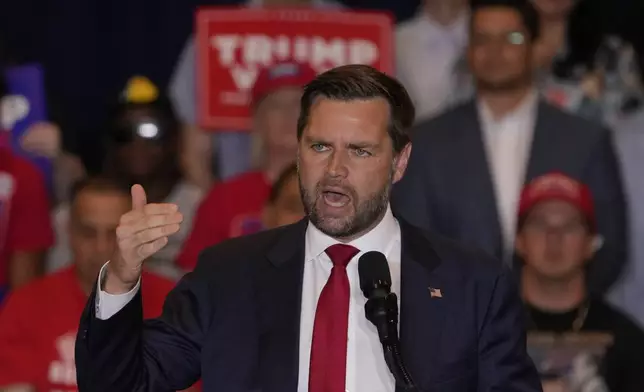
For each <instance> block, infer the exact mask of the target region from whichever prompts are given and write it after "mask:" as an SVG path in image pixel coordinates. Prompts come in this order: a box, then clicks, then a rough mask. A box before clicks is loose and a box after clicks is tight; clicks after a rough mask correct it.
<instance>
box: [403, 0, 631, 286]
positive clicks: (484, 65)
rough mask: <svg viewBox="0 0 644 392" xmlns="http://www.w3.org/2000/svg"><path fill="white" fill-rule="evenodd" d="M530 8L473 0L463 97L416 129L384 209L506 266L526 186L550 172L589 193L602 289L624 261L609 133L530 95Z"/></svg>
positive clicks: (620, 200) (533, 32) (595, 278)
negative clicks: (469, 83) (599, 240)
mask: <svg viewBox="0 0 644 392" xmlns="http://www.w3.org/2000/svg"><path fill="white" fill-rule="evenodd" d="M538 37H539V20H538V14H537V12H536V10H535V9H534V8H533V6H532V4H531V2H530V1H526V0H478V1H477V2H475V3H474V5H473V8H472V14H471V24H470V44H469V48H468V61H469V65H470V68H471V72H472V74H473V76H474V78H475V79H476V88H477V94H476V98H475V99H474V100H473V101H470V102H467V103H465V104H463V105H461V106H457V107H455V108H453V109H451V110H449V111H447V112H445V113H444V114H442V115H440V116H438V117H436V118H434V119H432V120H429V121H427V122H424V123H421V124H419V125H418V126H417V127H416V129H415V130H413V132H412V140H413V142H414V152H413V153H412V154H411V158H410V162H409V167H408V168H407V174H406V175H405V178H404V179H403V180H402V181H401V182H400V184H397V185H396V187H395V189H394V195H393V209H394V211H395V212H396V213H399V214H400V216H401V217H403V218H405V219H407V220H408V221H409V222H411V223H412V224H414V225H416V226H418V227H421V228H424V229H428V230H429V229H431V230H434V231H436V232H438V233H440V234H443V235H445V236H447V237H450V238H453V239H456V240H458V241H460V242H462V243H465V244H472V245H475V246H478V247H480V248H482V249H484V250H486V251H488V252H489V253H491V254H493V255H496V256H497V257H499V258H502V259H504V260H505V261H506V262H507V263H508V264H510V263H511V261H512V256H513V252H514V251H513V249H514V246H513V244H514V233H515V231H516V206H517V200H518V197H519V191H520V189H521V188H522V187H523V185H524V183H525V182H526V181H530V180H531V179H533V178H534V177H536V176H539V175H541V174H544V173H547V172H552V171H559V172H563V173H565V174H567V175H568V176H570V177H573V178H575V179H577V180H579V181H581V182H583V183H586V184H588V186H589V187H590V189H591V191H592V194H593V198H594V199H595V200H596V206H597V219H598V228H599V234H600V235H601V236H602V237H603V244H602V246H601V248H600V249H599V251H598V252H597V254H596V256H595V259H594V261H593V263H592V264H591V267H590V268H591V271H590V276H589V279H590V288H591V290H592V291H594V292H595V293H600V294H601V293H604V292H605V291H606V289H607V288H608V287H610V285H611V284H612V283H614V282H615V280H616V279H617V278H618V276H619V274H620V272H621V271H622V269H623V266H624V264H625V263H626V261H627V259H626V257H627V255H626V249H627V244H626V242H627V238H626V237H627V235H626V213H625V201H624V195H623V190H622V182H621V179H620V177H621V174H620V172H619V169H618V164H617V159H616V156H615V152H614V149H613V143H612V141H611V136H610V134H609V132H608V131H607V130H606V129H604V128H602V127H601V125H600V124H593V123H590V122H587V121H585V120H583V119H581V118H579V117H576V116H573V115H571V114H567V113H564V112H563V111H561V110H559V109H557V108H555V107H553V106H551V105H549V104H547V103H545V102H544V101H543V100H542V99H540V98H539V94H538V92H537V91H535V87H534V79H535V78H534V75H533V72H532V69H533V66H532V52H533V48H534V41H535V40H536V39H537V38H538Z"/></svg>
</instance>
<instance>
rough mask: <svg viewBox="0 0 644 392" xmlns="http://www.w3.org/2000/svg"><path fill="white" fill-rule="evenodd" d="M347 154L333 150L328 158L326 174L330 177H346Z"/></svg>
mask: <svg viewBox="0 0 644 392" xmlns="http://www.w3.org/2000/svg"><path fill="white" fill-rule="evenodd" d="M347 158H348V157H347V154H346V152H344V151H341V150H337V149H336V150H334V151H333V153H332V154H331V156H330V157H329V165H328V166H327V173H328V174H329V175H330V176H331V177H346V176H347V174H348V170H347V165H346V159H347Z"/></svg>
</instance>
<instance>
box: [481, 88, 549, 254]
mask: <svg viewBox="0 0 644 392" xmlns="http://www.w3.org/2000/svg"><path fill="white" fill-rule="evenodd" d="M538 102H539V101H538V94H537V93H536V92H531V93H530V94H529V95H528V96H527V97H526V98H525V99H524V100H523V102H522V103H521V104H520V105H519V106H518V107H517V108H516V109H515V110H513V111H512V112H510V113H508V114H507V115H505V116H504V117H502V118H499V119H495V118H494V116H493V115H492V112H491V111H490V110H489V108H488V107H487V106H486V105H485V103H484V102H482V101H479V103H478V105H477V106H478V109H479V119H480V121H481V127H482V128H483V141H484V144H485V149H486V154H487V160H488V164H489V165H490V173H491V175H492V180H493V181H492V182H493V184H494V188H495V193H496V204H497V211H498V213H499V224H500V225H501V232H502V234H503V246H504V255H505V256H506V259H507V260H506V261H509V258H510V256H511V255H512V254H513V253H514V251H513V250H514V238H515V233H516V223H517V222H516V219H517V208H518V201H519V195H520V193H521V188H523V182H524V180H525V170H526V167H527V164H528V161H529V159H530V146H531V145H532V137H533V134H534V127H535V123H536V116H537V106H538Z"/></svg>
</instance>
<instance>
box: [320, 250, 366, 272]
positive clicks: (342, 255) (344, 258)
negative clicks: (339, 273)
mask: <svg viewBox="0 0 644 392" xmlns="http://www.w3.org/2000/svg"><path fill="white" fill-rule="evenodd" d="M325 252H326V254H327V255H328V256H329V258H330V259H331V262H333V266H334V267H342V268H346V267H347V265H348V264H349V261H351V259H352V258H353V257H354V256H355V255H357V254H358V253H359V252H360V250H358V249H357V248H354V247H353V246H351V245H345V244H335V245H331V246H329V247H328V248H326V250H325Z"/></svg>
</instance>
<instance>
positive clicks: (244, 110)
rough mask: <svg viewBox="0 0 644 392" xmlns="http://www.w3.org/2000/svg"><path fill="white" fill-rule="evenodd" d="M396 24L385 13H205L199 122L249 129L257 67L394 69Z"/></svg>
mask: <svg viewBox="0 0 644 392" xmlns="http://www.w3.org/2000/svg"><path fill="white" fill-rule="evenodd" d="M392 41H393V22H392V19H391V17H390V16H389V15H388V14H386V13H371V12H369V13H366V12H355V11H335V10H333V11H331V10H309V9H245V8H232V9H231V8H219V7H208V8H202V9H200V10H199V11H198V12H197V66H198V69H197V72H198V73H197V75H198V79H197V80H198V81H199V82H198V83H197V91H198V94H199V95H198V102H199V106H198V110H199V122H200V125H201V126H202V127H203V128H205V129H210V130H217V129H219V130H221V129H227V130H228V129H235V130H240V131H246V130H248V129H249V128H250V113H249V102H250V89H251V88H252V86H253V84H254V82H255V79H256V77H257V73H258V70H259V69H261V68H262V67H266V66H270V65H271V64H274V63H276V62H282V61H298V62H306V63H308V64H310V65H311V67H312V68H313V69H315V70H316V71H317V72H323V71H325V70H328V69H330V68H333V67H337V66H340V65H345V64H369V65H371V66H373V67H375V68H377V69H379V70H381V71H383V72H387V73H392V72H393V56H394V53H393V42H392Z"/></svg>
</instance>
